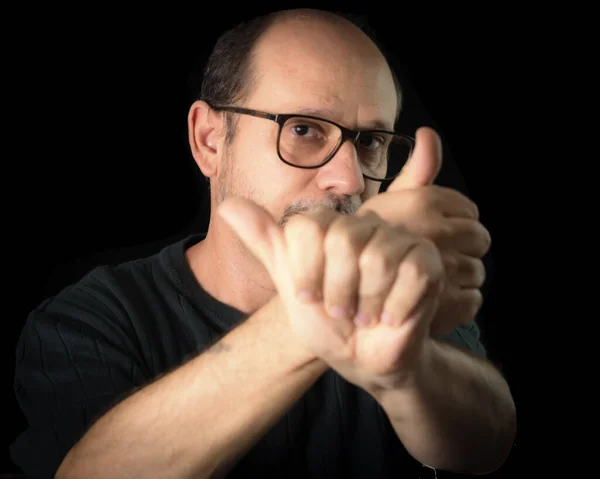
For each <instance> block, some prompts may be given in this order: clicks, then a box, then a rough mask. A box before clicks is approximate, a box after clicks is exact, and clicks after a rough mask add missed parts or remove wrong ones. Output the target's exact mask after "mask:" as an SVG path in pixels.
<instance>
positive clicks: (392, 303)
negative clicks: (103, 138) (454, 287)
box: [219, 198, 444, 389]
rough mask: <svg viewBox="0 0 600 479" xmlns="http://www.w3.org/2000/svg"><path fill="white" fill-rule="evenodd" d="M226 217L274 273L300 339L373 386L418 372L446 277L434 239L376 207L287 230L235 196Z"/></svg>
mask: <svg viewBox="0 0 600 479" xmlns="http://www.w3.org/2000/svg"><path fill="white" fill-rule="evenodd" d="M219 214H220V215H221V217H222V218H223V219H225V221H226V222H227V223H228V224H229V225H230V226H231V227H232V228H233V230H234V231H235V232H236V233H237V235H238V236H239V238H240V239H241V241H242V242H243V243H244V244H245V245H246V247H247V248H248V249H249V250H250V251H251V252H252V253H253V254H254V255H255V256H256V257H257V258H258V259H259V260H260V261H261V262H262V263H263V265H264V266H265V268H266V270H267V271H268V273H269V275H270V276H271V278H272V280H273V283H274V284H275V287H276V288H277V291H278V294H279V296H280V298H281V300H282V302H283V304H284V306H285V309H286V312H287V319H288V320H289V321H290V322H291V325H292V329H293V331H294V332H295V334H296V338H293V339H294V340H297V341H301V342H302V344H303V345H304V346H305V347H306V348H308V349H309V350H311V351H313V352H314V354H315V355H316V356H318V357H320V358H321V359H323V360H324V361H325V362H326V363H327V364H329V365H330V366H331V367H332V368H334V369H335V370H336V371H338V373H340V374H341V375H342V376H344V377H345V378H346V379H347V380H348V381H350V382H352V383H354V384H356V385H359V386H361V387H363V388H366V389H373V388H391V387H394V386H395V385H397V384H398V383H399V382H400V381H402V380H403V379H404V378H405V377H407V376H408V375H410V372H411V371H412V370H413V368H414V366H415V364H416V363H417V361H418V360H419V355H420V353H421V352H422V350H423V346H424V344H425V341H427V340H428V338H429V335H430V331H429V327H430V324H431V320H432V318H433V316H434V314H435V312H436V308H437V303H438V295H439V293H440V291H441V288H442V285H443V279H444V267H443V264H442V260H441V257H440V254H439V252H438V250H437V248H436V247H435V246H434V244H433V243H432V242H431V241H429V240H427V239H425V238H422V237H419V236H417V235H415V234H414V233H411V232H409V231H408V230H407V229H406V228H403V227H401V226H390V225H389V224H388V223H386V222H384V221H383V220H382V219H381V218H380V217H379V216H378V215H376V214H374V213H368V214H364V215H361V216H349V215H340V214H337V213H334V212H331V211H317V212H312V213H307V214H299V215H295V216H293V217H292V218H291V219H290V221H288V223H287V225H286V226H285V228H281V227H280V226H279V225H278V224H277V223H276V222H275V220H274V219H273V218H272V217H271V215H270V214H269V213H267V212H266V211H265V210H264V209H263V208H261V207H259V206H258V205H256V204H254V203H252V202H251V201H249V200H245V199H242V198H234V199H230V200H227V201H225V202H224V203H223V204H222V205H221V206H220V208H219Z"/></svg>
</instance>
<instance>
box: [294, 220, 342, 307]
mask: <svg viewBox="0 0 600 479" xmlns="http://www.w3.org/2000/svg"><path fill="white" fill-rule="evenodd" d="M338 216H339V215H338V214H336V213H334V212H332V211H326V212H322V213H319V214H297V215H294V216H292V217H291V218H290V219H289V220H288V222H287V223H286V226H285V228H284V231H283V232H284V237H285V243H286V249H287V253H288V262H289V263H288V267H289V272H290V276H291V278H292V283H293V287H294V292H295V294H296V297H297V298H298V299H299V300H300V301H302V302H305V303H312V302H315V301H320V300H321V299H322V296H323V274H324V269H325V253H324V251H323V241H324V239H325V232H326V231H327V229H328V228H329V225H330V224H331V223H332V222H333V221H334V220H335V219H336V218H337V217H338Z"/></svg>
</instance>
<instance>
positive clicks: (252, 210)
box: [217, 197, 284, 278]
mask: <svg viewBox="0 0 600 479" xmlns="http://www.w3.org/2000/svg"><path fill="white" fill-rule="evenodd" d="M217 214H218V215H219V216H220V217H221V218H222V219H223V220H224V221H225V222H226V223H227V224H228V225H229V226H230V227H231V229H233V231H234V232H235V233H236V235H237V236H238V237H239V239H240V240H241V241H242V243H243V244H244V245H245V246H246V247H247V248H248V249H249V250H250V251H251V252H252V254H254V256H256V257H257V258H258V260H259V261H261V262H262V264H263V265H264V266H265V268H266V269H267V271H268V272H269V274H270V275H271V277H272V278H274V276H273V274H274V272H275V265H276V264H277V263H276V258H277V257H278V252H279V251H281V249H282V248H283V245H284V237H283V229H282V228H281V226H279V225H278V224H277V223H276V222H275V220H274V219H273V217H272V216H271V214H270V213H269V212H267V211H266V210H265V209H264V208H262V207H261V206H259V205H257V204H256V203H254V202H252V201H250V200H248V199H245V198H240V197H237V198H230V199H227V200H225V201H224V202H223V203H221V205H220V206H219V208H218V209H217Z"/></svg>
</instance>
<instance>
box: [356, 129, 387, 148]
mask: <svg viewBox="0 0 600 479" xmlns="http://www.w3.org/2000/svg"><path fill="white" fill-rule="evenodd" d="M358 140H359V144H360V146H361V147H364V148H367V149H369V150H377V149H379V148H381V147H382V146H383V145H384V143H385V139H383V138H381V137H380V136H377V135H372V134H364V133H363V134H362V135H361V136H360V138H359V139H358Z"/></svg>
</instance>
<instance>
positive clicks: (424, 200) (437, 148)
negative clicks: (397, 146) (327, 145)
mask: <svg viewBox="0 0 600 479" xmlns="http://www.w3.org/2000/svg"><path fill="white" fill-rule="evenodd" d="M416 140H417V141H416V145H415V149H414V152H413V155H412V156H411V158H410V159H409V161H408V162H407V163H406V165H405V166H404V168H403V170H402V172H401V174H400V175H399V176H398V177H397V178H396V179H395V180H394V181H393V182H392V184H391V185H390V186H389V187H388V189H387V191H386V192H384V193H381V194H379V195H377V196H375V197H373V198H371V199H369V200H368V201H366V202H365V203H364V204H363V205H362V206H361V208H360V209H359V211H358V213H357V214H359V215H361V214H365V213H367V212H374V213H377V214H378V215H379V216H380V217H381V218H383V219H384V220H385V221H387V222H389V223H391V224H394V225H404V226H405V227H406V228H408V229H409V230H410V231H412V232H413V233H415V234H418V235H421V236H424V237H425V238H428V239H430V240H431V241H433V242H434V243H435V245H436V246H437V247H438V249H439V251H440V253H441V255H442V260H443V263H444V267H445V270H446V281H445V286H444V291H443V293H442V296H441V298H440V304H439V308H438V312H437V314H436V316H435V318H434V319H433V323H432V325H431V333H432V334H445V333H449V332H450V331H452V330H453V329H454V328H455V327H457V326H459V325H461V324H465V323H468V322H469V321H471V320H473V319H474V318H475V316H476V314H477V312H478V311H479V309H480V307H481V304H482V295H481V291H480V288H481V286H482V285H483V282H484V280H485V268H484V266H483V262H482V260H481V258H482V257H483V256H484V255H485V254H486V253H487V252H488V250H489V248H490V243H491V237H490V233H489V232H488V230H487V229H486V228H485V227H484V226H483V225H482V224H481V223H480V222H479V211H478V208H477V205H476V204H475V203H473V202H472V201H471V200H469V199H468V198H466V197H465V196H464V195H462V194H460V193H459V192H457V191H455V190H452V189H449V188H442V187H439V186H434V185H433V182H434V181H435V178H436V177H437V175H438V173H439V171H440V168H441V165H442V147H441V142H440V139H439V137H438V135H437V134H436V133H435V132H434V131H433V130H431V129H429V128H421V129H419V130H418V131H417V138H416Z"/></svg>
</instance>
